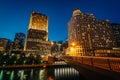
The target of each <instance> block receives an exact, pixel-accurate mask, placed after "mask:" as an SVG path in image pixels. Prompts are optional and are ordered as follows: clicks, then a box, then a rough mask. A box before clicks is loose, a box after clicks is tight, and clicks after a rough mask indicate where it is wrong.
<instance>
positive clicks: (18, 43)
mask: <svg viewBox="0 0 120 80" xmlns="http://www.w3.org/2000/svg"><path fill="white" fill-rule="evenodd" d="M24 42H25V34H24V33H21V32H20V33H16V34H15V38H14V42H13V45H12V51H23V48H24Z"/></svg>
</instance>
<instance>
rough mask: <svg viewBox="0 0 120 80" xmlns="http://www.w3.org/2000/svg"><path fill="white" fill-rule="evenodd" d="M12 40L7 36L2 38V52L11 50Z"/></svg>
mask: <svg viewBox="0 0 120 80" xmlns="http://www.w3.org/2000/svg"><path fill="white" fill-rule="evenodd" d="M10 45H11V41H10V40H9V39H6V38H0V52H9V49H10Z"/></svg>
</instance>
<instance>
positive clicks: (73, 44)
mask: <svg viewBox="0 0 120 80" xmlns="http://www.w3.org/2000/svg"><path fill="white" fill-rule="evenodd" d="M72 46H73V49H74V52H73V54H74V55H75V43H74V42H73V43H72Z"/></svg>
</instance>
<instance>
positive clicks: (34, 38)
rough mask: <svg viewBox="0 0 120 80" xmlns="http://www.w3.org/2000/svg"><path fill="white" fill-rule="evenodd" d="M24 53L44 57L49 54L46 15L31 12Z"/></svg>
mask: <svg viewBox="0 0 120 80" xmlns="http://www.w3.org/2000/svg"><path fill="white" fill-rule="evenodd" d="M24 51H27V52H29V53H37V54H46V55H47V54H49V53H50V42H49V41H48V17H47V16H46V15H44V14H40V13H36V12H34V11H33V12H32V14H31V17H30V23H29V28H28V32H27V37H26V42H25V46H24Z"/></svg>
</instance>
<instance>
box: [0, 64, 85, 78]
mask: <svg viewBox="0 0 120 80" xmlns="http://www.w3.org/2000/svg"><path fill="white" fill-rule="evenodd" d="M6 79H7V80H80V79H82V77H81V75H79V72H78V71H76V70H75V69H74V68H71V67H69V66H66V67H51V68H32V69H21V70H18V69H15V70H13V69H12V70H0V80H6ZM82 80H83V79H82Z"/></svg>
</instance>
